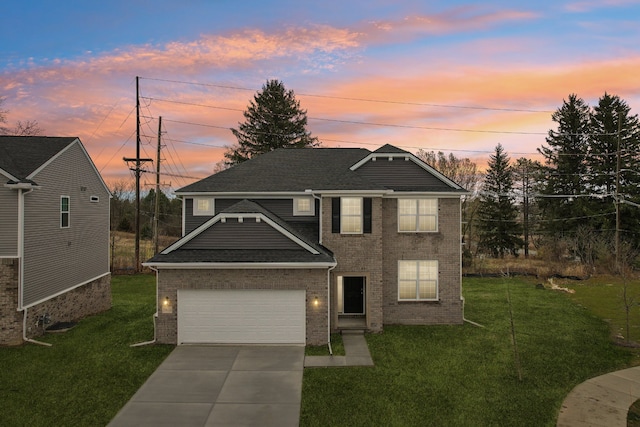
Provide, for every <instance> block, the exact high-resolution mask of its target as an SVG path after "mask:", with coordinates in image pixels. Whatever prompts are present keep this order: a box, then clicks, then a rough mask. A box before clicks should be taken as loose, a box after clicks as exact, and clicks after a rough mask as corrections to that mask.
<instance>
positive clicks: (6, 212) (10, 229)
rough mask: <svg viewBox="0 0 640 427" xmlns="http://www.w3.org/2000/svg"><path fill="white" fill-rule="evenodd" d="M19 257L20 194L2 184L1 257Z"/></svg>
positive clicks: (0, 190) (0, 217)
mask: <svg viewBox="0 0 640 427" xmlns="http://www.w3.org/2000/svg"><path fill="white" fill-rule="evenodd" d="M16 256H18V192H17V191H16V190H11V189H9V188H5V187H3V186H2V185H1V184H0V257H16Z"/></svg>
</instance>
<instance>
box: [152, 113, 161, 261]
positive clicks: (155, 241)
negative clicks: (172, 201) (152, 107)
mask: <svg viewBox="0 0 640 427" xmlns="http://www.w3.org/2000/svg"><path fill="white" fill-rule="evenodd" d="M161 143H162V116H160V117H158V153H157V155H156V200H155V201H156V206H155V210H154V213H153V253H154V255H155V254H157V253H158V219H159V218H158V217H159V216H160V150H161V149H162V145H161Z"/></svg>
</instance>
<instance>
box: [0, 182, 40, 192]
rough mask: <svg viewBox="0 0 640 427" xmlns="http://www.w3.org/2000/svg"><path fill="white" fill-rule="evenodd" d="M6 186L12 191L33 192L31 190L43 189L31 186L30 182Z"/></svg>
mask: <svg viewBox="0 0 640 427" xmlns="http://www.w3.org/2000/svg"><path fill="white" fill-rule="evenodd" d="M4 186H5V187H6V188H11V189H12V190H31V189H36V190H39V189H40V188H42V187H41V186H39V185H35V184H30V183H28V182H17V183H15V184H5V185H4Z"/></svg>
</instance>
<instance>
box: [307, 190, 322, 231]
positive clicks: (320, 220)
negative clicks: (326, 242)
mask: <svg viewBox="0 0 640 427" xmlns="http://www.w3.org/2000/svg"><path fill="white" fill-rule="evenodd" d="M304 192H305V193H309V194H311V196H312V197H313V198H314V199H317V200H319V201H320V206H318V210H319V211H320V212H318V224H319V227H318V243H319V244H322V197H320V196H316V193H315V192H314V191H313V190H311V189H309V190H304Z"/></svg>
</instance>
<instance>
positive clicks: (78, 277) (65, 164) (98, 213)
mask: <svg viewBox="0 0 640 427" xmlns="http://www.w3.org/2000/svg"><path fill="white" fill-rule="evenodd" d="M74 141H77V142H76V143H72V144H70V145H68V146H66V147H65V149H63V150H62V151H61V152H59V153H57V154H56V155H55V156H54V157H53V158H51V159H49V160H48V161H46V162H45V163H43V164H42V165H40V167H38V168H36V171H34V172H32V173H31V174H30V175H29V176H30V177H31V178H32V179H33V180H34V181H36V182H37V183H38V184H39V186H40V188H39V189H36V190H34V191H32V192H30V193H29V194H26V195H25V196H24V203H25V231H24V261H23V263H24V285H23V305H24V306H27V307H28V306H31V305H35V304H37V303H38V302H41V301H44V300H47V299H49V298H51V297H53V296H56V295H60V294H62V293H64V292H66V291H68V290H70V289H73V288H74V287H77V286H80V285H82V284H84V283H86V282H88V281H90V280H93V279H95V278H97V277H100V276H102V275H106V274H108V273H109V199H110V193H109V191H108V189H107V187H106V185H105V184H104V181H103V180H102V177H101V176H100V175H99V173H98V172H97V170H96V168H95V166H94V164H93V162H92V161H91V159H90V158H89V157H88V154H87V153H86V151H85V150H84V147H82V144H81V143H80V141H79V140H77V139H75V140H74ZM60 196H68V197H69V201H70V226H69V227H68V228H60ZM91 196H98V201H97V202H92V201H91Z"/></svg>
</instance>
